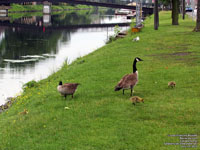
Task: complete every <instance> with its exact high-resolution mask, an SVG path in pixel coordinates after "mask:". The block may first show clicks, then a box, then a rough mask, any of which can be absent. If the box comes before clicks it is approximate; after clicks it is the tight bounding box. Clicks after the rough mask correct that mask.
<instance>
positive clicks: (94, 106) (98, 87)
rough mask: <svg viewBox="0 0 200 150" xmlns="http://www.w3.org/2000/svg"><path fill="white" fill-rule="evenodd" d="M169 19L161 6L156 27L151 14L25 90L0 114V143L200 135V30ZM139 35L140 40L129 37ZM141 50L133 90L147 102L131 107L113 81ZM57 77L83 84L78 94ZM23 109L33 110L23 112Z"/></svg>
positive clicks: (82, 147) (131, 145)
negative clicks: (138, 28)
mask: <svg viewBox="0 0 200 150" xmlns="http://www.w3.org/2000/svg"><path fill="white" fill-rule="evenodd" d="M170 17H171V14H170V12H161V13H160V26H159V30H158V31H155V30H153V16H151V17H150V18H147V20H146V21H145V27H144V28H143V29H142V32H140V33H137V34H130V35H128V36H127V37H126V38H124V39H118V40H116V41H114V42H112V43H110V44H107V45H106V46H104V47H102V48H100V49H98V50H97V51H95V52H93V53H91V54H89V55H87V56H85V57H82V58H79V59H77V60H76V61H75V62H73V63H72V64H71V65H69V66H67V65H64V66H63V67H62V68H61V69H60V70H59V71H58V72H57V73H55V74H53V75H51V76H50V77H49V78H47V79H45V80H42V81H40V82H39V83H37V84H36V86H34V87H32V86H31V88H27V89H26V90H25V92H24V93H23V94H22V95H21V96H20V97H18V98H17V102H15V103H14V104H13V106H12V107H11V108H10V109H9V110H8V111H6V112H4V113H2V114H1V115H0V120H1V121H0V129H1V130H0V149H1V150H27V149H29V150H62V149H65V150H66V149H69V150H106V149H111V150H169V149H170V150H181V149H184V148H181V147H180V146H175V145H169V146H167V145H165V144H164V143H176V142H179V137H169V136H168V135H173V134H175V135H181V134H197V135H198V138H200V128H199V124H200V117H199V116H200V109H199V108H200V107H199V106H200V86H199V84H200V78H199V76H200V53H199V52H200V42H199V38H200V33H197V32H192V30H193V29H194V26H195V22H193V21H192V20H191V19H189V18H186V20H181V19H180V20H179V21H180V25H179V26H172V25H171V18H170ZM136 36H139V37H140V41H139V42H132V39H133V38H135V37H136ZM136 56H138V57H140V58H142V59H143V60H144V61H143V62H139V63H138V64H137V68H138V71H139V83H138V85H137V86H136V87H135V89H134V90H135V93H134V95H137V96H140V97H142V98H144V101H145V103H144V104H143V103H141V104H140V103H139V104H136V106H134V105H132V104H131V102H130V100H129V98H130V91H126V92H125V95H122V91H119V92H114V86H115V85H116V84H117V82H118V81H119V80H120V78H121V77H122V76H123V75H124V74H127V73H130V72H131V71H132V62H133V59H134V58H135V57H136ZM83 60H85V62H84V63H81V62H83ZM60 80H62V81H63V82H79V83H81V85H80V86H79V87H78V91H77V92H76V93H75V95H74V99H72V98H71V97H70V96H69V97H67V100H65V99H64V98H63V97H61V96H60V95H59V93H58V92H57V90H56V87H57V84H58V82H59V81H60ZM169 81H176V84H177V85H176V87H175V88H174V89H170V88H168V86H167V84H168V82H169ZM34 84H35V83H34ZM65 107H69V108H70V109H65ZM24 109H27V110H28V112H29V113H28V114H26V115H20V114H19V113H20V112H22V111H23V110H24ZM199 148H200V147H199ZM193 149H195V148H193Z"/></svg>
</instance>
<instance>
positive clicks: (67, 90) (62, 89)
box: [57, 81, 79, 98]
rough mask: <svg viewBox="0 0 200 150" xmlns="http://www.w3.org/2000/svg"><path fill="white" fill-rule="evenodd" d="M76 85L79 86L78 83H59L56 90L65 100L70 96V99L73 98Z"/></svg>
mask: <svg viewBox="0 0 200 150" xmlns="http://www.w3.org/2000/svg"><path fill="white" fill-rule="evenodd" d="M78 85H79V83H65V84H62V82H61V81H60V83H59V85H58V86H57V90H58V92H59V93H60V94H61V95H63V96H64V97H65V98H66V97H67V95H72V98H73V95H74V93H75V91H76V89H77V87H78Z"/></svg>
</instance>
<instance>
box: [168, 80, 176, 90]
mask: <svg viewBox="0 0 200 150" xmlns="http://www.w3.org/2000/svg"><path fill="white" fill-rule="evenodd" d="M175 86H176V82H174V81H170V82H169V83H168V87H171V88H174V87H175Z"/></svg>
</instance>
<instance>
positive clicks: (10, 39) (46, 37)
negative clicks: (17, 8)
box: [0, 10, 130, 105]
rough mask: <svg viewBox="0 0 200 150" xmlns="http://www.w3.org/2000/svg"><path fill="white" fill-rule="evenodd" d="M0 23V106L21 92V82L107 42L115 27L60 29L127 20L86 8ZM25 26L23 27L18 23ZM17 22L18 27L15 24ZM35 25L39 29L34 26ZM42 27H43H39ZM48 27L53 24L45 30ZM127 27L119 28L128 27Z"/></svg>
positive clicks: (57, 66) (123, 17)
mask: <svg viewBox="0 0 200 150" xmlns="http://www.w3.org/2000/svg"><path fill="white" fill-rule="evenodd" d="M5 22H6V23H8V25H1V26H0V105H1V104H3V103H5V100H6V98H7V97H13V96H16V95H18V94H20V92H21V91H22V86H23V84H25V83H27V82H28V81H31V80H36V81H38V80H41V79H44V78H46V77H48V76H49V75H51V74H52V73H54V72H56V71H57V70H58V69H59V68H60V67H61V66H62V65H63V63H65V62H67V63H69V64H70V63H71V62H72V61H74V60H75V59H76V58H78V57H82V56H84V55H87V54H89V53H91V52H93V51H94V50H96V49H98V48H99V47H102V46H103V45H105V44H106V41H107V40H108V37H109V36H110V35H113V34H114V27H106V28H105V27H104V28H73V29H64V28H63V29H60V28H59V27H60V26H66V25H77V24H94V23H95V24H97V23H98V24H104V23H122V22H130V20H127V19H126V17H125V16H114V15H113V13H112V12H111V14H110V13H108V12H106V13H105V14H103V13H101V15H100V13H97V12H95V13H91V11H89V10H85V11H80V12H79V11H76V12H67V13H62V14H60V15H51V16H40V17H39V16H33V17H32V16H31V17H22V18H18V19H10V20H7V21H3V23H5ZM19 24H20V25H24V26H22V27H21V26H20V27H19ZM17 25H18V26H17ZM37 27H38V28H37ZM41 27H42V28H41ZM48 27H54V29H52V30H48ZM127 29H128V27H123V28H122V27H121V30H127Z"/></svg>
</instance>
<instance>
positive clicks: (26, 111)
mask: <svg viewBox="0 0 200 150" xmlns="http://www.w3.org/2000/svg"><path fill="white" fill-rule="evenodd" d="M19 114H20V115H26V114H28V110H27V109H24V111H22V112H20V113H19Z"/></svg>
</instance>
